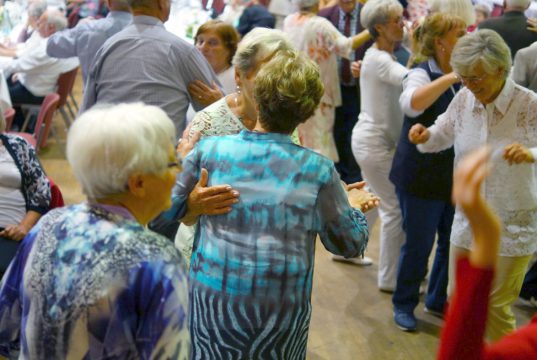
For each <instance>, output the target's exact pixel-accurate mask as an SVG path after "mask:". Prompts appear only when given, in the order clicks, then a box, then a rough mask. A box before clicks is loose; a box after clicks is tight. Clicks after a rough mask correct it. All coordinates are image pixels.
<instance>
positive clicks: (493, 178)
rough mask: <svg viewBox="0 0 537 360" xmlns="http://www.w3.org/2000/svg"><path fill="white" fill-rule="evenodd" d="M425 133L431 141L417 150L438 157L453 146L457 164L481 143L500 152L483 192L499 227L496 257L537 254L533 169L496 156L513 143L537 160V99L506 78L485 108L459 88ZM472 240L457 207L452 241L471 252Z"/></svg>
mask: <svg viewBox="0 0 537 360" xmlns="http://www.w3.org/2000/svg"><path fill="white" fill-rule="evenodd" d="M429 131H430V133H431V136H430V138H429V140H428V141H427V142H426V143H424V144H421V145H418V149H419V150H420V151H422V152H438V151H441V150H444V149H447V148H449V147H451V146H453V145H454V146H455V164H457V163H458V162H459V161H460V160H461V159H462V158H463V157H464V155H465V154H467V153H469V152H470V151H472V150H475V149H477V148H479V147H481V146H483V145H485V144H489V145H490V146H492V147H493V148H495V149H497V150H498V151H497V154H498V156H493V159H492V163H493V170H492V173H491V175H490V176H489V177H488V178H487V179H486V180H485V182H484V184H483V186H482V193H483V196H484V197H485V199H486V200H487V201H489V202H490V203H491V205H492V206H493V207H494V208H495V210H496V212H497V213H498V215H499V216H500V218H501V220H502V222H503V226H504V228H503V233H502V241H501V249H500V255H501V256H524V255H529V254H533V253H534V252H535V251H536V250H537V164H536V163H533V164H519V165H512V166H510V165H509V164H508V163H507V161H505V160H503V158H501V156H499V155H500V154H501V149H502V148H503V147H505V145H508V144H512V143H515V142H518V143H520V144H522V145H524V146H526V147H528V148H531V149H532V153H533V154H534V157H535V156H536V155H537V148H535V147H536V146H537V94H535V93H533V92H531V91H529V90H527V89H525V88H523V87H521V86H519V85H516V84H515V83H514V82H513V81H512V80H511V79H507V80H506V83H505V86H504V88H503V89H502V91H501V92H500V94H499V95H498V97H497V98H496V100H495V101H494V102H493V103H490V104H488V105H486V106H483V104H482V103H481V102H480V101H479V100H477V99H476V98H475V96H474V95H473V94H472V93H471V92H470V90H468V89H466V88H463V89H461V91H459V92H458V93H457V95H456V96H455V98H454V99H453V101H452V102H451V104H450V105H449V107H448V109H447V110H446V112H445V113H444V114H442V115H440V116H439V117H438V119H437V120H436V122H435V123H434V125H432V126H431V127H429ZM536 158H537V157H536ZM471 241H472V234H471V229H470V226H469V223H468V221H467V219H466V217H465V216H464V214H463V212H462V211H461V209H460V208H457V211H456V213H455V219H454V222H453V228H452V230H451V242H452V243H453V244H454V245H456V246H459V247H462V248H466V249H469V248H470V246H471Z"/></svg>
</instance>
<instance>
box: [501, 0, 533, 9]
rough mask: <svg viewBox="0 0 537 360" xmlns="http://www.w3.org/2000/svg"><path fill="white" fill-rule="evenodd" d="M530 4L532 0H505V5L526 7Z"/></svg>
mask: <svg viewBox="0 0 537 360" xmlns="http://www.w3.org/2000/svg"><path fill="white" fill-rule="evenodd" d="M530 4H531V0H505V5H506V6H509V7H517V8H522V9H526V8H527V7H528V6H530Z"/></svg>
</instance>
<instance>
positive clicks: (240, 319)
mask: <svg viewBox="0 0 537 360" xmlns="http://www.w3.org/2000/svg"><path fill="white" fill-rule="evenodd" d="M201 168H206V169H207V170H208V171H209V186H211V185H218V184H230V185H232V186H233V187H234V188H235V189H237V190H238V191H239V192H240V200H239V203H237V204H236V205H234V206H233V210H232V211H231V212H230V213H228V214H226V215H218V216H202V217H201V218H200V222H199V225H200V226H199V229H198V231H197V233H196V238H195V243H194V253H193V255H192V262H191V268H190V280H191V297H190V314H191V318H190V331H191V336H192V344H193V346H192V351H193V354H192V355H193V358H194V359H267V358H270V359H303V358H305V355H306V343H307V335H308V328H309V321H310V314H311V304H310V298H311V287H312V277H313V261H314V252H315V239H316V236H317V234H319V236H320V238H321V241H322V242H323V245H324V246H325V247H326V248H327V249H328V250H329V251H331V252H333V253H335V254H341V255H344V256H357V255H359V254H362V253H363V251H364V249H365V246H366V244H367V239H368V232H367V224H366V221H365V218H364V216H363V214H362V213H361V212H360V211H359V210H355V209H352V208H351V207H350V205H349V202H348V200H347V195H346V193H345V190H344V189H343V187H342V186H341V183H340V180H339V176H338V174H337V172H336V170H335V168H334V165H333V163H332V161H330V160H328V159H327V158H325V157H323V156H320V155H319V154H317V153H315V152H313V151H311V150H309V149H305V148H303V147H301V146H298V145H295V144H293V142H292V141H291V138H290V137H289V136H286V135H281V134H265V133H256V132H249V131H246V130H244V131H242V132H241V133H240V134H238V135H230V136H222V137H209V138H205V139H203V140H202V141H200V142H199V144H198V145H197V147H196V148H195V149H194V150H193V152H192V153H191V154H190V155H189V156H188V157H187V158H186V159H185V161H184V171H183V172H182V173H181V174H180V175H179V178H178V182H177V185H176V187H175V189H174V206H173V208H172V210H171V211H170V215H174V216H179V217H181V216H182V215H183V214H184V212H185V210H186V209H185V200H186V198H187V196H188V194H189V193H190V191H191V190H192V188H193V187H194V185H195V184H196V182H197V181H198V176H199V172H200V169H201Z"/></svg>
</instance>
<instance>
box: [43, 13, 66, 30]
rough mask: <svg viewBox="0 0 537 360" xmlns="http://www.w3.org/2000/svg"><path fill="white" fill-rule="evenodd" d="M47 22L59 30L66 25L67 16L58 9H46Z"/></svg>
mask: <svg viewBox="0 0 537 360" xmlns="http://www.w3.org/2000/svg"><path fill="white" fill-rule="evenodd" d="M47 24H49V25H54V27H55V29H56V31H61V30H63V29H65V28H66V27H67V18H66V17H65V15H64V14H63V12H61V11H60V10H57V9H48V10H47Z"/></svg>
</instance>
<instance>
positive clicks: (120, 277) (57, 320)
mask: <svg viewBox="0 0 537 360" xmlns="http://www.w3.org/2000/svg"><path fill="white" fill-rule="evenodd" d="M174 141H175V131H174V125H173V123H172V121H171V120H170V119H169V118H168V117H167V116H166V114H165V113H164V112H163V111H162V110H160V109H159V108H157V107H153V106H147V105H143V104H141V103H138V104H128V105H125V104H124V105H118V106H116V107H110V108H94V110H91V111H88V112H86V113H84V115H82V116H81V117H80V118H79V119H78V120H77V121H76V122H75V123H74V124H73V126H72V127H71V130H70V131H69V136H68V140H67V158H68V160H69V163H70V165H71V166H72V168H73V171H74V173H75V175H76V177H77V178H78V180H79V181H80V182H81V184H82V188H83V190H84V193H85V194H86V195H87V197H88V202H87V203H83V204H78V205H73V206H68V207H65V208H61V209H57V210H53V211H51V212H49V213H48V214H47V215H46V216H44V217H43V218H42V219H41V221H40V222H39V224H37V225H36V226H35V227H34V228H33V229H32V230H31V232H30V233H29V234H28V235H27V236H26V238H25V239H24V241H23V243H22V244H21V247H20V249H19V252H18V253H17V256H16V257H15V259H14V260H13V262H12V263H11V266H10V268H9V269H8V272H7V273H6V276H5V278H4V281H3V283H2V287H1V289H0V354H1V355H2V356H6V357H9V358H12V357H14V356H15V355H16V354H17V353H18V352H19V351H20V357H21V358H25V359H65V358H78V359H82V358H84V359H102V358H109V357H111V356H113V357H114V358H118V359H154V358H157V357H158V358H173V359H188V357H189V347H190V338H189V334H188V329H187V298H188V294H187V291H188V290H187V280H186V274H185V269H184V264H183V260H182V258H181V256H180V255H179V254H178V252H177V250H175V249H174V247H173V245H172V244H171V243H170V242H169V241H168V240H167V239H165V238H163V237H161V236H160V235H157V234H155V233H153V232H151V231H149V230H146V228H145V225H146V224H147V223H148V221H149V220H150V219H152V218H153V217H154V216H155V215H156V214H158V213H159V212H160V211H162V210H164V209H165V208H167V207H168V206H169V205H170V197H171V189H172V187H173V184H174V182H175V175H176V173H177V171H178V168H179V164H178V163H177V160H176V156H175V151H174V147H173V144H174ZM80 149H84V151H80Z"/></svg>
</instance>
